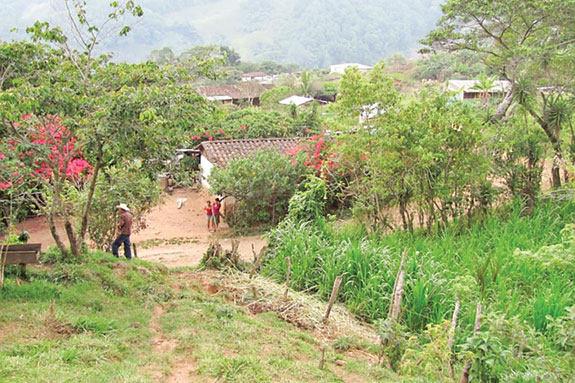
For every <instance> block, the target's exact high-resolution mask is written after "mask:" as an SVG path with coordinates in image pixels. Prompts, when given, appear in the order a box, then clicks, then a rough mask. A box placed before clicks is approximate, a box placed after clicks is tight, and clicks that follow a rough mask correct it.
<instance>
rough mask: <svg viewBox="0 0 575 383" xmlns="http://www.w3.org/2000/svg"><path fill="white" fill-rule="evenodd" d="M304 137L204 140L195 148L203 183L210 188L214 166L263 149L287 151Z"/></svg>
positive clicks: (223, 165) (222, 164) (224, 164)
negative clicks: (209, 180)
mask: <svg viewBox="0 0 575 383" xmlns="http://www.w3.org/2000/svg"><path fill="white" fill-rule="evenodd" d="M301 140H302V138H298V137H289V138H250V139H241V140H220V141H204V142H202V143H201V144H199V145H198V146H197V147H196V148H195V150H197V151H199V153H200V168H201V178H202V185H203V186H204V187H206V188H209V187H210V185H209V183H208V177H209V176H210V174H211V173H212V170H213V169H214V167H216V166H219V167H225V166H227V165H228V164H229V163H230V161H232V160H235V159H238V158H244V157H246V156H247V155H249V154H250V153H253V152H256V151H258V150H262V149H271V148H273V149H276V150H277V151H279V152H282V153H283V152H287V151H289V150H290V149H293V148H294V147H296V146H297V145H298V144H299V143H300V142H301Z"/></svg>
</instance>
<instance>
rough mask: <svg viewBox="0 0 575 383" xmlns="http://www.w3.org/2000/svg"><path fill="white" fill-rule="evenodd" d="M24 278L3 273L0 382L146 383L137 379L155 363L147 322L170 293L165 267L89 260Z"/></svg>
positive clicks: (48, 268)
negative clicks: (4, 278)
mask: <svg viewBox="0 0 575 383" xmlns="http://www.w3.org/2000/svg"><path fill="white" fill-rule="evenodd" d="M138 267H139V268H144V269H146V270H148V272H147V273H145V272H142V271H141V270H142V269H140V270H138V269H137V268H138ZM28 274H29V278H30V280H29V281H17V280H16V279H15V278H14V277H13V276H12V275H11V273H10V270H8V275H7V279H6V284H5V286H4V289H2V290H0V306H1V307H2V309H1V310H0V334H1V335H0V381H1V382H22V383H24V382H50V383H52V382H79V381H81V382H94V383H96V382H151V381H152V380H151V378H150V376H147V375H146V374H142V369H143V367H144V366H145V365H146V364H148V363H150V362H153V361H154V357H153V356H152V354H151V352H150V351H151V345H150V342H149V337H150V331H149V330H148V328H147V324H148V322H149V320H150V316H151V313H152V311H153V310H152V309H153V306H154V305H155V302H161V301H163V300H165V299H166V298H167V297H169V296H170V295H171V289H170V288H169V287H168V285H167V284H166V280H167V273H166V270H165V269H163V268H161V267H159V266H156V265H152V264H149V263H146V262H142V261H138V260H135V261H134V262H131V263H126V262H123V261H118V260H116V259H115V258H113V257H112V256H110V255H106V254H92V255H90V256H88V257H85V258H84V259H83V260H82V263H59V264H57V265H52V266H42V267H40V268H32V267H29V270H28ZM52 302H54V310H53V317H51V316H50V305H51V304H52Z"/></svg>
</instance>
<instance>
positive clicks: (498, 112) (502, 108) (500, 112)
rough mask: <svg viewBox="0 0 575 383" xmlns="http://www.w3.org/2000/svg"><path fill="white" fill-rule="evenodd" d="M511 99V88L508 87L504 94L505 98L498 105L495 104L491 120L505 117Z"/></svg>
mask: <svg viewBox="0 0 575 383" xmlns="http://www.w3.org/2000/svg"><path fill="white" fill-rule="evenodd" d="M512 101H513V90H512V89H510V90H509V92H507V94H506V95H505V98H504V99H503V101H501V103H500V104H499V105H497V109H495V115H494V116H493V120H495V121H499V120H501V119H502V118H504V117H505V115H506V114H507V110H509V107H510V106H511V102H512Z"/></svg>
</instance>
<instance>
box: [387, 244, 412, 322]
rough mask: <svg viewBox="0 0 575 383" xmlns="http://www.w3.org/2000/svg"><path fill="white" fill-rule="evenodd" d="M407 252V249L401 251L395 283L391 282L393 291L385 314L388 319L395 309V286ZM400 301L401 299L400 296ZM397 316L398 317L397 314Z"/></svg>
mask: <svg viewBox="0 0 575 383" xmlns="http://www.w3.org/2000/svg"><path fill="white" fill-rule="evenodd" d="M407 251H408V249H405V250H403V255H402V256H401V262H400V263H399V268H398V269H397V275H396V277H395V281H394V282H393V290H392V291H391V299H390V301H389V311H388V313H387V317H388V318H390V317H392V314H393V310H394V309H395V298H396V291H397V285H398V282H399V279H400V276H401V273H402V272H403V265H404V264H405V258H406V257H407ZM404 278H405V273H404ZM402 294H403V286H402ZM400 299H401V295H400ZM399 304H400V306H401V302H399ZM397 315H399V312H398V314H397Z"/></svg>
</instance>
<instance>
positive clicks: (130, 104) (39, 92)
mask: <svg viewBox="0 0 575 383" xmlns="http://www.w3.org/2000/svg"><path fill="white" fill-rule="evenodd" d="M66 5H67V9H68V10H69V15H70V22H71V23H72V25H73V26H74V30H75V32H76V35H74V36H73V38H72V37H70V36H67V35H65V34H64V33H63V32H62V29H61V28H58V27H55V28H52V27H50V26H49V25H48V24H47V23H36V24H35V25H34V26H33V27H31V28H29V32H30V33H31V34H32V36H33V38H34V39H36V40H38V41H40V40H42V41H46V42H48V43H50V44H52V45H53V46H54V48H55V49H54V51H53V52H54V53H53V57H55V58H54V60H58V64H59V65H57V66H54V67H40V68H37V70H36V71H35V73H36V74H37V76H38V77H39V80H36V81H34V82H32V81H29V80H27V79H26V78H21V81H17V82H14V84H15V86H13V87H11V88H9V89H7V90H5V91H3V92H2V93H1V94H0V106H1V107H0V120H1V122H2V124H3V126H4V127H5V128H6V129H7V131H8V133H9V135H10V136H11V138H12V139H13V140H14V141H15V143H16V145H17V146H19V147H25V148H27V150H30V151H33V152H34V153H35V154H36V155H37V156H38V160H39V161H41V162H45V163H51V162H50V160H51V156H52V155H53V154H52V153H51V152H50V151H49V150H46V148H45V147H43V146H42V145H40V143H39V142H37V133H36V132H35V130H38V129H40V130H41V131H46V132H48V133H49V134H50V136H51V137H50V139H51V140H53V141H54V142H56V143H57V145H59V146H58V148H57V149H58V150H59V152H60V153H64V152H66V149H67V145H68V142H70V141H71V140H75V142H76V143H77V144H76V148H77V149H79V150H81V152H82V154H83V156H84V157H85V158H86V159H88V161H89V162H90V164H91V165H92V174H91V177H89V178H88V181H87V184H84V185H80V187H76V186H75V185H70V183H69V180H68V178H67V177H66V168H67V166H66V163H68V162H69V161H71V160H72V159H73V158H74V157H73V156H72V155H68V156H65V157H64V164H63V165H62V166H61V165H59V164H54V166H52V169H51V177H50V179H49V182H48V183H47V184H46V185H45V186H46V187H45V192H46V197H47V200H48V201H49V202H50V204H49V209H48V211H47V217H48V220H49V223H50V229H51V231H52V235H53V237H54V239H55V241H56V243H57V245H58V247H59V248H60V250H61V251H62V253H68V249H67V246H65V244H64V242H63V240H62V236H61V235H60V234H59V233H58V230H57V227H56V225H55V224H54V219H55V217H56V216H61V217H63V219H64V226H65V229H66V237H67V238H68V243H69V246H70V251H71V253H72V254H74V255H78V254H79V252H80V251H81V248H82V245H83V243H84V242H85V238H86V233H87V230H88V223H89V217H90V211H91V205H92V201H93V198H94V194H95V190H96V188H97V186H98V179H99V178H100V177H98V175H99V173H100V171H104V172H105V171H106V170H107V169H108V168H109V167H113V166H115V165H121V163H122V162H123V161H131V160H135V159H147V158H155V159H157V160H161V159H163V158H166V157H167V155H168V153H166V151H167V150H169V148H170V145H169V143H170V142H172V141H176V140H177V137H176V135H177V132H178V128H183V127H185V126H188V125H189V124H190V120H192V119H193V118H194V116H195V115H196V113H197V112H201V111H202V105H205V104H204V103H203V102H202V101H201V98H200V97H199V96H198V95H197V93H196V92H194V91H193V89H191V87H190V86H187V85H179V84H182V83H184V82H185V81H186V80H187V79H189V71H187V70H180V69H178V68H170V67H166V68H164V69H161V68H159V67H158V66H157V65H156V64H154V63H145V64H140V65H127V64H112V63H110V62H109V60H108V58H109V56H107V55H104V56H97V57H95V56H93V53H94V47H95V46H96V45H97V44H98V43H99V41H100V40H99V39H100V37H101V33H104V32H103V31H105V28H106V27H107V26H108V25H110V24H111V23H113V22H114V21H115V20H118V19H120V18H121V16H122V15H124V14H126V13H131V14H132V15H134V16H141V13H142V12H141V9H140V8H139V7H138V6H137V5H135V4H134V3H133V2H132V1H127V2H125V3H122V4H119V3H118V2H112V3H111V8H112V12H111V13H110V14H109V15H108V18H107V19H106V20H105V21H104V22H102V23H101V24H100V25H98V26H94V25H93V24H92V23H91V22H90V20H89V19H88V16H87V12H86V8H85V7H86V3H85V2H84V1H81V0H78V1H67V2H66ZM128 31H129V28H128V27H122V28H121V29H120V34H126V33H127V32H128ZM73 40H75V41H77V42H79V46H77V47H73V46H72V45H71V42H72V41H73ZM176 101H177V102H176ZM28 114H30V118H28V119H27V120H26V124H24V123H22V122H21V121H20V120H21V118H20V116H22V115H28ZM50 116H58V117H59V118H61V120H58V121H59V125H62V126H63V127H65V131H66V133H67V134H66V135H62V134H60V132H59V131H58V130H54V129H50V127H51V126H52V125H53V122H52V121H51V118H52V117H50ZM60 121H61V122H60ZM62 138H65V140H63V139H62ZM156 163H161V162H159V161H156ZM79 194H82V196H81V198H79V199H78V197H79ZM78 201H79V203H78ZM71 207H74V209H72V208H71Z"/></svg>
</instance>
